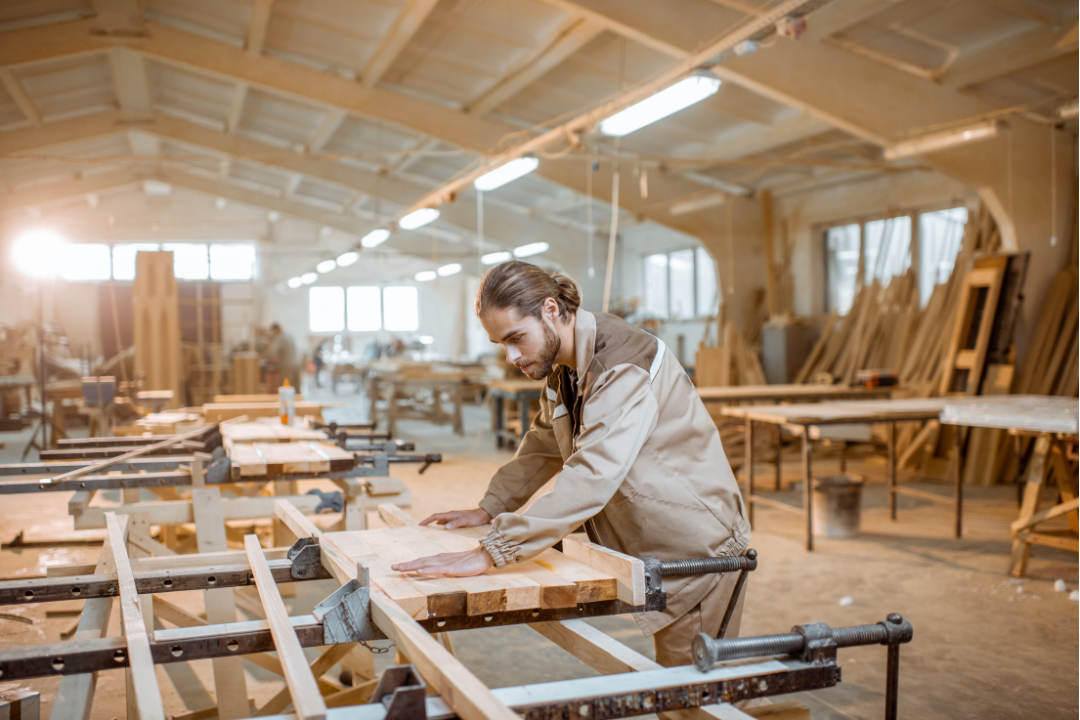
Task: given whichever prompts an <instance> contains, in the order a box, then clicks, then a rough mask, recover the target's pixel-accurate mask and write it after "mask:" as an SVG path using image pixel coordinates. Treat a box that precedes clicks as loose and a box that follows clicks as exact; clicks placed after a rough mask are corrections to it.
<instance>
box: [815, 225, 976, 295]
mask: <svg viewBox="0 0 1080 720" xmlns="http://www.w3.org/2000/svg"><path fill="white" fill-rule="evenodd" d="M916 214H917V215H918V218H917V220H916ZM914 222H918V227H917V228H915V227H913V223H914ZM966 222H967V209H966V208H963V207H955V208H949V209H947V210H935V211H932V212H923V213H915V212H910V213H906V214H903V215H895V216H893V217H887V218H880V219H877V220H869V221H867V222H864V223H851V224H848V225H837V226H834V227H830V228H826V230H825V279H826V293H825V299H826V303H827V308H826V309H827V310H835V311H837V312H838V313H840V314H841V315H846V314H847V312H848V311H849V310H850V309H851V304H852V302H853V301H854V299H855V295H856V293H857V292H858V290H859V287H860V283H863V284H865V283H871V282H873V281H874V280H877V281H879V282H880V283H881V284H882V285H888V284H889V281H890V280H891V279H892V278H894V277H897V276H899V275H903V274H904V273H906V272H908V271H909V270H910V269H911V268H912V266H913V265H914V266H915V269H916V273H917V276H918V281H919V301H920V304H921V305H922V306H923V307H925V306H926V303H927V302H928V301H929V300H930V295H931V294H932V293H933V291H934V286H935V285H937V284H938V283H943V282H945V281H946V280H948V278H949V274H950V273H951V272H952V269H953V264H954V263H955V262H956V254H957V253H958V252H959V250H960V243H961V241H962V240H963V237H964V225H965V223H966ZM916 229H917V230H918V235H917V237H918V244H917V245H915V244H913V243H912V238H913V237H916V236H915V234H914V232H913V231H914V230H916Z"/></svg>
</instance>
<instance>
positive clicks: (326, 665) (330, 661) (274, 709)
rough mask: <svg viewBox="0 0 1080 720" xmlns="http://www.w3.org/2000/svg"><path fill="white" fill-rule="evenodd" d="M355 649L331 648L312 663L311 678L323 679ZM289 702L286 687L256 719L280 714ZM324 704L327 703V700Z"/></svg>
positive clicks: (260, 710) (344, 644) (347, 647)
mask: <svg viewBox="0 0 1080 720" xmlns="http://www.w3.org/2000/svg"><path fill="white" fill-rule="evenodd" d="M354 647H356V643H343V644H341V645H333V646H331V647H330V648H329V649H328V650H326V651H325V652H323V654H322V655H320V656H319V657H317V658H316V659H315V661H314V662H313V663H311V665H310V666H309V669H310V670H311V676H312V677H314V678H319V677H321V676H322V675H323V674H324V673H325V672H326V671H327V670H329V669H330V668H331V667H333V666H334V664H335V663H336V662H337V661H338V660H340V659H341V658H343V657H344V656H345V655H347V654H348V653H350V652H352V649H353V648H354ZM289 702H290V694H289V688H287V687H286V688H284V689H282V690H281V692H279V693H278V694H277V695H275V696H274V697H272V698H270V700H268V701H267V703H266V704H265V705H263V706H262V707H261V708H259V710H258V712H256V713H255V717H264V716H266V715H273V714H275V713H279V712H281V711H282V710H284V709H285V708H286V707H288V706H289ZM323 702H325V700H324V701H323Z"/></svg>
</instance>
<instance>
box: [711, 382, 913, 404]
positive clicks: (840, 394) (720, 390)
mask: <svg viewBox="0 0 1080 720" xmlns="http://www.w3.org/2000/svg"><path fill="white" fill-rule="evenodd" d="M697 391H698V397H700V398H701V401H702V402H706V403H709V402H717V403H740V402H762V401H768V400H771V401H773V402H785V401H786V402H791V401H793V400H799V401H802V402H816V401H819V400H861V399H866V400H872V399H882V398H889V397H891V395H892V388H866V387H848V386H846V385H802V384H788V385H733V386H730V387H726V386H703V387H699V388H698V389H697Z"/></svg>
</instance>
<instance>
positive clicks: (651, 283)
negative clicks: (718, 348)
mask: <svg viewBox="0 0 1080 720" xmlns="http://www.w3.org/2000/svg"><path fill="white" fill-rule="evenodd" d="M644 270H645V307H644V311H645V314H646V315H647V316H648V317H652V318H660V319H669V318H670V319H672V320H690V319H692V318H697V317H706V316H710V315H715V314H716V311H717V309H718V307H719V300H720V295H719V288H718V285H717V279H716V265H715V264H714V263H713V259H712V257H711V256H710V255H709V253H708V251H707V250H705V249H704V248H700V247H699V248H687V249H685V250H674V251H672V252H669V253H657V254H655V255H646V256H645V268H644Z"/></svg>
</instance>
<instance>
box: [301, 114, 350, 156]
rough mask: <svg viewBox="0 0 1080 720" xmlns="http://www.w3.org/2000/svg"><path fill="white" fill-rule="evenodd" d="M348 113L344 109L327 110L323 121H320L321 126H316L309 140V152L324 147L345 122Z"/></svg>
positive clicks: (317, 150)
mask: <svg viewBox="0 0 1080 720" xmlns="http://www.w3.org/2000/svg"><path fill="white" fill-rule="evenodd" d="M347 117H348V114H347V113H346V112H345V111H344V110H338V109H336V108H332V109H330V110H327V111H326V116H325V117H323V121H322V122H321V123H319V127H318V128H316V130H315V132H314V133H313V134H312V136H311V139H309V140H308V142H307V150H308V152H319V151H320V150H322V149H323V146H324V145H326V143H327V142H329V141H330V138H332V137H333V136H334V133H336V132H337V131H338V128H340V127H341V124H342V123H343V122H345V118H347Z"/></svg>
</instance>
